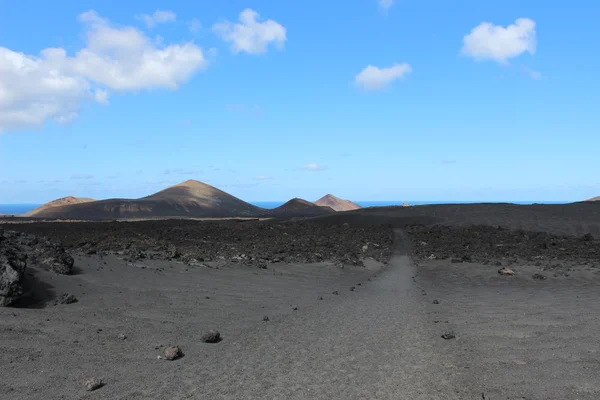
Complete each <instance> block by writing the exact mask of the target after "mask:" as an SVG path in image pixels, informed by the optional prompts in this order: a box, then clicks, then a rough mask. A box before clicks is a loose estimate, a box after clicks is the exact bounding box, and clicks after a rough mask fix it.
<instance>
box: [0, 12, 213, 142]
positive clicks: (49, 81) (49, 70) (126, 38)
mask: <svg viewBox="0 0 600 400" xmlns="http://www.w3.org/2000/svg"><path fill="white" fill-rule="evenodd" d="M78 19H79V21H80V22H81V23H83V24H84V26H85V28H86V47H84V48H83V49H81V50H80V51H78V52H77V53H76V54H75V56H73V57H70V56H68V55H67V53H66V51H65V50H64V49H62V48H47V49H44V50H42V51H41V52H40V54H39V55H28V54H24V53H19V52H16V51H13V50H11V49H8V48H5V47H0V76H1V77H2V78H1V79H0V133H2V132H7V131H17V130H22V129H30V128H36V127H40V126H42V125H43V124H44V123H45V122H46V121H49V120H54V121H57V122H58V123H61V124H66V123H69V122H71V121H72V120H74V119H75V118H77V116H78V113H79V109H80V108H81V105H82V103H84V102H97V103H101V104H107V103H108V97H109V91H108V90H114V91H122V92H123V91H137V90H144V89H153V88H167V89H177V88H178V87H179V86H180V85H181V84H182V83H184V82H186V81H187V80H189V79H190V78H191V77H192V75H193V74H194V73H196V72H197V71H198V70H200V69H201V68H203V67H205V66H206V64H207V62H206V59H205V58H204V54H203V51H202V49H201V48H199V47H198V46H196V45H195V44H193V43H183V44H173V45H169V46H161V45H157V44H155V43H153V41H152V40H151V39H150V38H149V37H148V36H146V35H145V34H144V33H142V32H141V31H139V30H137V29H135V28H133V27H127V26H125V27H113V26H112V25H111V24H110V23H109V21H107V20H105V19H103V18H101V17H100V16H99V15H98V14H97V13H96V12H95V11H87V12H85V13H83V14H81V15H80V16H79V18H78Z"/></svg>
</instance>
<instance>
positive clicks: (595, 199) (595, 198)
mask: <svg viewBox="0 0 600 400" xmlns="http://www.w3.org/2000/svg"><path fill="white" fill-rule="evenodd" d="M585 201H600V196H596V197H592V198H591V199H587V200H585Z"/></svg>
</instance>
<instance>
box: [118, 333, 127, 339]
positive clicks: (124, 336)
mask: <svg viewBox="0 0 600 400" xmlns="http://www.w3.org/2000/svg"><path fill="white" fill-rule="evenodd" d="M117 337H118V338H119V339H121V340H126V339H127V335H126V334H124V333H119V336H117Z"/></svg>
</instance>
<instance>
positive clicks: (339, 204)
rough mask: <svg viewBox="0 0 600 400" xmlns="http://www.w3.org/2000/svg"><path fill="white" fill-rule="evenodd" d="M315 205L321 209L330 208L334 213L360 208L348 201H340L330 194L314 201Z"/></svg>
mask: <svg viewBox="0 0 600 400" xmlns="http://www.w3.org/2000/svg"><path fill="white" fill-rule="evenodd" d="M315 204H316V205H318V206H323V207H331V208H332V209H333V210H334V211H350V210H358V209H359V208H362V207H361V206H359V205H358V204H356V203H353V202H351V201H350V200H344V199H340V198H339V197H336V196H334V195H332V194H327V195H325V196H323V197H321V198H320V199H319V200H317V201H315Z"/></svg>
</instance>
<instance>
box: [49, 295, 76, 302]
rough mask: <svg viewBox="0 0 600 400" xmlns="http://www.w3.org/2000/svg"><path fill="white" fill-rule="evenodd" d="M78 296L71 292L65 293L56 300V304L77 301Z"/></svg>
mask: <svg viewBox="0 0 600 400" xmlns="http://www.w3.org/2000/svg"><path fill="white" fill-rule="evenodd" d="M77 302H78V300H77V297H75V295H72V294H70V293H64V294H62V295H61V296H60V299H59V300H57V301H55V302H54V304H73V303H77Z"/></svg>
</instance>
